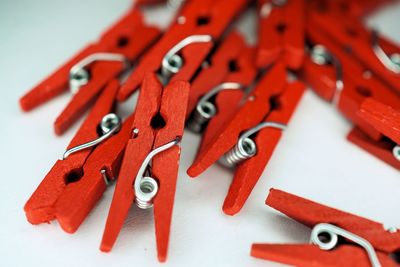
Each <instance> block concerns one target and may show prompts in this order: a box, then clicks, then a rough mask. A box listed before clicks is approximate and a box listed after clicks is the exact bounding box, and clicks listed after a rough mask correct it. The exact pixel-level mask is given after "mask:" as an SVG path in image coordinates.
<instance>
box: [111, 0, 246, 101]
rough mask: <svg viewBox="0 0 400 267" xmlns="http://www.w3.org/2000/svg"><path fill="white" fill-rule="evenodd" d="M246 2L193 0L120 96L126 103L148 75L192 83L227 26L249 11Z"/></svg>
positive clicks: (142, 60) (128, 80)
mask: <svg viewBox="0 0 400 267" xmlns="http://www.w3.org/2000/svg"><path fill="white" fill-rule="evenodd" d="M248 2H249V1H247V0H234V1H230V0H218V1H215V0H191V1H187V2H186V3H185V4H184V5H183V6H182V7H181V9H180V12H179V14H178V16H177V17H176V19H175V21H174V23H173V24H172V25H171V26H170V28H169V29H168V31H167V32H166V33H165V34H164V35H163V36H162V38H161V39H160V40H159V41H158V42H157V44H155V45H154V46H153V47H152V48H151V49H150V50H149V51H148V52H147V53H146V54H145V55H144V57H143V58H142V59H141V61H140V62H139V64H138V66H137V67H136V68H135V70H134V71H133V72H132V73H131V75H130V76H129V77H128V79H127V80H126V82H125V83H124V84H123V86H122V87H121V90H120V92H119V93H118V99H119V100H121V101H123V100H125V99H127V98H128V97H129V96H130V95H131V94H132V93H133V92H134V91H135V90H136V89H137V88H138V87H139V86H140V84H141V83H142V80H143V77H144V75H145V74H146V73H148V72H154V73H156V72H159V73H160V75H161V76H162V77H163V80H164V82H165V83H166V82H167V81H176V80H183V81H190V79H191V78H192V77H193V75H195V73H196V71H197V70H198V68H199V67H200V66H201V64H203V62H204V61H205V59H206V57H207V55H208V54H209V52H210V51H211V49H212V48H213V46H214V44H215V42H217V41H218V40H219V38H220V37H221V35H222V34H223V33H224V30H225V29H226V28H227V26H228V25H229V24H230V23H232V21H233V19H234V18H235V17H236V16H237V15H238V14H239V13H240V12H241V11H242V10H243V9H244V8H245V7H246V5H247V4H248Z"/></svg>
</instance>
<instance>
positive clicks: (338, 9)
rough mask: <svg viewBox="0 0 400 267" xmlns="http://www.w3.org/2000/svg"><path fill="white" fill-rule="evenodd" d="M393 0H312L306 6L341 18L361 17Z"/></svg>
mask: <svg viewBox="0 0 400 267" xmlns="http://www.w3.org/2000/svg"><path fill="white" fill-rule="evenodd" d="M390 2H393V0H352V1H348V0H312V1H308V3H307V4H308V6H309V7H312V9H317V10H319V11H321V12H328V11H329V13H331V14H335V15H336V16H340V17H341V18H346V17H351V18H356V19H362V18H364V17H365V16H367V15H369V14H370V13H372V12H374V11H376V10H377V9H379V8H381V7H382V6H384V5H386V4H389V3H390Z"/></svg>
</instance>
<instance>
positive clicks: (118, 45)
mask: <svg viewBox="0 0 400 267" xmlns="http://www.w3.org/2000/svg"><path fill="white" fill-rule="evenodd" d="M159 34H160V32H159V30H158V29H156V28H154V27H149V26H146V25H144V24H143V18H142V14H141V13H140V12H139V11H138V10H136V9H132V10H130V11H129V12H128V14H126V15H125V16H124V17H123V18H122V19H121V20H120V21H118V22H117V23H116V24H115V25H114V26H112V27H111V28H110V29H109V30H107V31H106V32H105V33H104V34H103V35H102V36H101V38H100V40H99V41H98V42H97V43H93V44H90V45H88V46H87V47H86V48H84V49H83V50H81V51H80V52H79V53H78V54H76V55H75V56H74V57H73V58H72V59H70V60H68V61H67V62H66V63H65V64H64V65H62V66H61V67H60V68H59V69H57V70H56V71H55V72H54V73H52V74H51V75H50V76H49V77H47V78H46V79H45V80H43V81H42V82H41V83H40V84H38V85H37V86H36V87H34V88H33V89H32V90H31V91H29V92H28V93H27V94H26V95H24V96H23V97H22V98H21V99H20V105H21V107H22V109H23V110H25V111H29V110H31V109H33V108H36V107H37V106H39V105H41V104H43V103H45V102H47V101H49V100H51V99H52V98H54V97H56V96H57V95H59V94H61V93H63V92H65V91H66V90H67V88H68V84H69V87H70V89H71V91H72V92H73V93H74V95H73V97H72V99H71V101H70V102H69V104H68V105H67V106H66V107H65V109H64V110H63V111H62V113H61V114H60V115H59V116H58V118H57V119H56V121H55V123H54V128H55V132H56V134H62V133H64V131H65V130H67V129H68V127H69V126H70V125H71V124H72V123H73V122H75V121H76V119H77V118H78V117H79V116H81V115H82V113H83V112H84V111H85V110H86V109H87V108H88V107H89V106H90V105H91V104H92V103H93V100H95V98H96V97H97V96H98V95H99V93H100V92H101V90H102V89H103V88H104V87H105V85H106V84H107V83H108V82H109V81H110V80H112V79H113V78H115V77H117V76H118V75H119V74H120V73H121V72H122V71H124V70H125V69H126V68H127V67H128V66H129V65H130V64H131V63H132V62H133V61H134V60H135V59H136V58H137V57H138V56H139V55H140V54H141V53H142V52H143V51H145V50H146V49H147V48H148V47H149V45H150V44H151V43H152V42H154V40H155V39H156V38H157V37H158V36H159ZM138 37H140V38H138Z"/></svg>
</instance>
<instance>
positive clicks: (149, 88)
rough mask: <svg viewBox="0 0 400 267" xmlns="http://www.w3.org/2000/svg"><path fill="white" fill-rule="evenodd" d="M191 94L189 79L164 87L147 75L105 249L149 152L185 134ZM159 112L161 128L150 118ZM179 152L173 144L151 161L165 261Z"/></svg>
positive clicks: (160, 245)
mask: <svg viewBox="0 0 400 267" xmlns="http://www.w3.org/2000/svg"><path fill="white" fill-rule="evenodd" d="M188 96H189V84H188V83H187V82H183V81H175V82H172V83H170V84H169V85H168V86H167V87H166V88H165V89H164V90H163V89H162V87H161V85H160V83H159V82H158V80H157V77H156V75H155V74H147V75H146V77H145V79H144V81H143V85H142V89H141V91H140V95H139V100H138V104H137V108H136V111H135V118H134V122H133V124H132V126H131V129H132V130H133V129H135V128H137V129H139V134H138V135H137V136H131V138H130V139H129V141H128V144H127V146H126V149H125V154H124V156H123V160H122V166H121V170H120V173H119V178H118V181H117V185H116V188H115V192H114V196H113V200H112V203H111V207H110V211H109V215H108V218H107V222H106V226H105V229H104V233H103V239H102V242H101V247H100V249H101V250H102V251H110V250H111V249H112V247H113V245H114V243H115V241H116V239H117V237H118V234H119V232H120V230H121V228H122V226H123V223H124V221H125V218H126V216H127V213H128V211H129V208H130V207H131V205H132V204H133V203H134V197H135V196H134V188H133V184H134V182H135V177H136V174H137V172H138V170H139V168H140V166H141V164H142V162H143V161H144V159H145V158H146V156H147V155H148V154H149V153H150V152H151V150H153V149H155V148H156V147H159V146H161V145H164V144H166V143H169V142H171V141H173V140H174V139H175V138H176V137H181V136H182V135H183V128H184V121H185V116H186V108H187V100H188ZM158 113H160V115H161V116H162V117H163V118H164V120H165V122H166V125H165V127H163V128H161V129H153V128H152V126H151V120H152V119H153V117H154V116H155V115H157V114H158ZM179 156H180V148H179V147H173V148H171V149H169V150H167V151H164V152H161V153H160V154H158V155H157V156H156V157H154V159H153V162H152V173H153V176H154V177H155V178H156V179H158V183H159V191H158V193H157V195H156V197H155V199H154V220H155V225H156V240H157V251H158V259H159V260H160V261H165V260H166V256H167V249H168V241H169V232H170V225H171V218H172V208H173V202H174V195H175V187H176V179H177V174H178V162H179Z"/></svg>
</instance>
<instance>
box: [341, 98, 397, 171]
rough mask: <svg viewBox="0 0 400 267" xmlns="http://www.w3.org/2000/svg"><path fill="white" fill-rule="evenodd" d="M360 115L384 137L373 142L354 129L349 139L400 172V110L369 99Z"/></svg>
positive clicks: (361, 108)
mask: <svg viewBox="0 0 400 267" xmlns="http://www.w3.org/2000/svg"><path fill="white" fill-rule="evenodd" d="M358 115H359V117H360V118H362V119H363V120H365V121H366V122H367V123H369V124H370V125H372V126H373V127H374V128H375V129H376V130H377V131H379V132H380V133H382V136H383V137H382V138H381V139H379V140H373V139H371V138H370V137H368V136H367V135H365V134H364V133H363V132H362V131H360V130H359V129H357V128H354V129H353V130H352V131H351V132H350V133H349V135H348V136H347V139H348V140H349V141H351V142H352V143H354V144H356V145H358V146H360V147H361V148H363V149H365V150H366V151H368V152H369V153H371V154H373V155H375V156H376V157H378V158H380V159H381V160H383V161H385V162H386V163H388V164H390V165H392V166H393V167H395V168H396V169H398V170H400V109H397V110H395V109H394V108H392V107H390V106H388V105H385V104H382V103H380V102H378V101H376V100H374V99H373V98H368V99H366V100H365V101H364V102H363V104H362V105H361V107H360V110H359V112H358Z"/></svg>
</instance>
